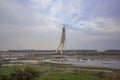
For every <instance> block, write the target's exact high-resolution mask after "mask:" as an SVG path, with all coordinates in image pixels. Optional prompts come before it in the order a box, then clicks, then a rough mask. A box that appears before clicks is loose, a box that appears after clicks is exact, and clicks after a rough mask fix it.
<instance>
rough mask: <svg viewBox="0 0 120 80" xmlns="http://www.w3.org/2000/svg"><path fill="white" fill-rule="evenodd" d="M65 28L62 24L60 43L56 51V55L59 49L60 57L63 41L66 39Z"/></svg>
mask: <svg viewBox="0 0 120 80" xmlns="http://www.w3.org/2000/svg"><path fill="white" fill-rule="evenodd" d="M65 27H66V24H63V29H62V35H61V41H60V44H59V46H58V48H57V50H56V53H58V50H59V49H60V48H61V57H63V48H64V45H65V39H66V34H65Z"/></svg>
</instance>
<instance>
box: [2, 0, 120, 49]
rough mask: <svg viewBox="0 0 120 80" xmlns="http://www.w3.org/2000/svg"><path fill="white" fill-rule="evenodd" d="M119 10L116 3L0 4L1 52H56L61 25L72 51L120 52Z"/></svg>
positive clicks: (30, 0) (47, 0) (50, 0)
mask: <svg viewBox="0 0 120 80" xmlns="http://www.w3.org/2000/svg"><path fill="white" fill-rule="evenodd" d="M119 8H120V6H119V0H109V1H105V0H90V1H87V0H76V1H74V0H11V1H9V0H0V37H1V38H0V44H1V46H0V49H9V48H10V47H11V46H12V48H16V46H17V45H21V46H22V47H23V48H30V47H31V48H35V49H55V48H56V46H57V45H56V44H57V43H58V42H59V39H60V38H59V37H60V35H61V32H60V31H61V29H62V27H63V26H62V25H61V24H64V23H65V24H67V25H68V26H67V34H68V35H67V37H68V38H69V37H71V39H70V40H71V41H72V42H73V43H74V46H75V48H83V47H84V48H85V47H86V48H87V46H89V47H88V48H90V47H91V48H99V49H100V48H102V47H104V46H102V45H99V44H100V43H103V42H104V41H105V42H107V41H108V43H107V44H106V47H109V45H108V44H109V43H111V42H112V44H114V43H115V45H114V46H113V48H114V47H116V46H117V48H120V46H118V45H117V44H116V43H117V42H119V40H120V38H119V37H118V36H119V34H120V26H119V25H120V23H119V21H120V16H119V14H120V11H119ZM78 36H80V37H78ZM81 38H82V39H81ZM109 39H111V41H109ZM94 42H95V44H97V45H95V44H94V45H93V46H90V45H92V44H93V43H94ZM84 43H85V44H84ZM107 45H108V46H107ZM111 47H112V46H111Z"/></svg>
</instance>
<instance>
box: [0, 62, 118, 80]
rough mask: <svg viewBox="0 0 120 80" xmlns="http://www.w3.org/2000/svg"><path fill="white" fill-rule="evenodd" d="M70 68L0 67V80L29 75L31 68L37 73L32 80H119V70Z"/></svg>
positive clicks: (47, 65)
mask: <svg viewBox="0 0 120 80" xmlns="http://www.w3.org/2000/svg"><path fill="white" fill-rule="evenodd" d="M70 66H71V65H62V64H49V63H44V64H39V65H22V66H11V67H1V68H0V80H3V78H2V76H3V75H4V77H6V76H9V75H11V74H12V75H13V73H15V74H18V72H20V71H24V73H25V74H24V75H28V74H29V73H31V72H30V71H31V70H30V69H31V68H32V69H33V70H34V71H37V72H39V75H38V76H37V77H36V78H35V79H34V80H120V70H112V71H113V72H103V71H94V70H91V69H90V70H82V69H81V68H75V67H73V66H71V67H70ZM28 68H30V69H28ZM26 69H27V70H26ZM15 71H16V72H15ZM27 71H28V73H27ZM32 72H33V71H32ZM26 73H27V74H26ZM33 73H34V72H33ZM15 74H14V75H15ZM21 74H23V73H20V75H21ZM24 75H22V76H24ZM31 76H32V75H31ZM31 76H30V77H31ZM4 80H9V79H4ZM12 80H20V79H12ZM24 80H29V79H24Z"/></svg>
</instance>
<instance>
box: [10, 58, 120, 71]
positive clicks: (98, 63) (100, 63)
mask: <svg viewBox="0 0 120 80" xmlns="http://www.w3.org/2000/svg"><path fill="white" fill-rule="evenodd" d="M58 61H59V60H58V59H45V60H42V62H50V63H58ZM10 62H41V61H39V60H12V61H10ZM63 63H64V64H75V65H81V66H91V67H108V68H115V69H120V61H119V60H82V59H80V60H78V59H77V58H74V59H71V58H64V60H63Z"/></svg>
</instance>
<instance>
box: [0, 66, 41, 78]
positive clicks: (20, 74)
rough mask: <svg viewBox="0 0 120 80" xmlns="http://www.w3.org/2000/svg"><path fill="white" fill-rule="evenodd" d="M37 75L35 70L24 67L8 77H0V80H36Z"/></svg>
mask: <svg viewBox="0 0 120 80" xmlns="http://www.w3.org/2000/svg"><path fill="white" fill-rule="evenodd" d="M39 74H40V73H39V72H38V71H36V70H35V69H33V68H31V67H26V68H25V69H16V70H15V71H14V72H12V73H11V74H9V75H1V78H0V80H36V78H37V77H39Z"/></svg>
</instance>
